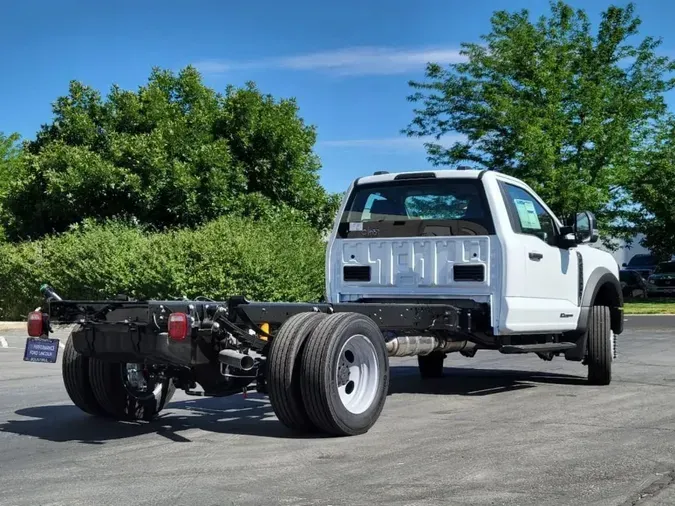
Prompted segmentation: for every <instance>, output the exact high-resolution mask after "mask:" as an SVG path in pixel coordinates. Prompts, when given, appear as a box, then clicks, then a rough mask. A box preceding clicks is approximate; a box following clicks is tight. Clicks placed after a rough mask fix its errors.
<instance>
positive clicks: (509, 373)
mask: <svg viewBox="0 0 675 506" xmlns="http://www.w3.org/2000/svg"><path fill="white" fill-rule="evenodd" d="M444 372H445V376H444V377H443V378H438V379H433V380H422V379H421V378H420V377H419V372H418V369H417V367H406V366H396V367H392V368H391V373H392V374H391V379H390V387H389V395H392V394H393V395H395V394H403V393H416V394H437V395H468V396H482V395H491V394H498V393H501V392H508V391H514V390H519V389H524V388H533V387H535V386H536V384H537V383H554V384H567V385H581V384H585V383H586V381H585V379H583V378H580V377H576V376H570V375H563V374H552V373H544V372H529V371H514V370H498V369H497V370H494V369H471V368H449V367H446V368H445V371H444ZM15 414H16V415H18V416H20V417H24V418H22V419H19V420H8V421H6V422H4V423H2V422H0V432H5V433H12V434H18V435H25V436H31V437H36V438H40V439H44V440H47V441H53V442H80V443H83V444H94V445H96V444H104V443H105V442H107V441H113V440H118V439H126V438H133V437H136V436H141V435H145V434H158V435H160V436H163V437H165V438H167V439H169V440H171V441H175V442H177V443H191V442H192V440H191V439H190V438H189V434H187V435H183V434H181V432H183V431H186V430H189V429H201V430H203V431H206V432H212V433H220V434H239V435H250V436H259V437H270V438H292V439H299V438H321V437H328V436H323V435H311V434H309V435H307V434H298V433H295V432H293V431H291V430H290V429H287V428H286V427H285V426H283V425H282V424H281V423H280V422H279V421H278V420H277V419H276V417H275V416H274V412H273V411H272V408H271V406H270V404H269V401H268V399H267V398H266V397H264V396H262V395H260V394H257V393H253V394H249V396H248V398H247V399H244V398H243V396H241V395H235V396H231V397H220V398H200V397H195V398H192V399H186V400H180V401H174V402H171V403H169V405H168V406H167V407H166V409H165V410H164V411H163V412H162V413H161V415H160V416H159V418H158V419H157V420H154V421H152V422H119V421H114V420H106V419H102V418H97V417H93V416H90V415H87V414H85V413H83V412H82V411H80V409H79V408H77V407H76V406H74V405H73V404H61V405H50V406H40V407H34V408H25V409H20V410H18V411H16V412H15ZM422 416H423V415H422Z"/></svg>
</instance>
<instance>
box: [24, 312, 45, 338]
mask: <svg viewBox="0 0 675 506" xmlns="http://www.w3.org/2000/svg"><path fill="white" fill-rule="evenodd" d="M44 330H45V326H44V316H43V315H42V312H40V311H32V312H31V313H29V314H28V335H29V336H30V337H40V336H42V335H43V332H44Z"/></svg>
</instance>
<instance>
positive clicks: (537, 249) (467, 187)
mask: <svg viewBox="0 0 675 506" xmlns="http://www.w3.org/2000/svg"><path fill="white" fill-rule="evenodd" d="M597 240H598V234H597V231H596V222H595V217H594V216H593V214H592V213H590V212H584V213H579V214H578V215H577V216H576V219H575V220H574V223H572V224H571V226H566V225H565V224H564V223H562V222H561V220H560V219H559V218H558V217H557V216H555V214H554V213H553V212H552V211H551V210H550V209H549V207H548V206H547V205H546V203H545V202H544V201H543V200H542V199H541V198H540V197H539V196H538V195H537V194H536V193H535V191H534V190H533V189H532V188H530V187H529V186H528V185H527V184H525V183H524V182H523V181H521V180H519V179H517V178H514V177H510V176H507V175H504V174H500V173H498V172H494V171H488V170H482V171H478V170H436V171H428V172H408V173H376V174H375V175H372V176H367V177H362V178H359V179H357V180H355V181H354V182H353V183H352V184H351V185H350V187H349V190H348V191H347V192H346V194H345V197H344V199H343V202H342V204H341V207H340V210H339V212H338V215H337V218H336V221H335V224H334V227H333V230H332V233H331V236H330V239H329V241H328V247H327V254H326V296H327V299H328V302H330V303H342V302H379V301H385V300H388V301H399V300H406V301H413V300H414V301H420V302H422V301H427V302H428V301H441V300H442V301H444V302H446V303H452V304H454V305H456V306H458V307H473V308H478V309H481V310H482V314H483V316H484V326H483V327H482V331H483V332H484V333H485V334H486V335H488V336H490V337H500V336H504V338H506V336H527V335H548V334H551V335H556V336H560V335H578V336H580V335H585V334H586V331H587V328H588V325H589V317H590V313H591V308H592V307H594V306H600V307H603V308H607V311H608V317H609V319H610V320H609V322H608V325H610V326H611V330H612V336H611V337H612V342H611V346H612V347H613V348H614V346H615V345H614V341H613V340H614V337H613V336H614V335H615V334H619V333H621V332H622V329H623V323H622V322H623V315H622V306H623V298H622V291H621V286H620V282H619V271H618V265H617V263H616V261H615V260H614V259H613V257H612V256H611V255H610V254H609V253H606V252H604V251H602V250H600V249H597V248H595V247H593V246H591V244H592V243H594V242H596V241H597ZM502 340H503V342H507V340H505V339H502ZM585 346H586V344H585V343H583V347H585ZM583 354H584V351H583V349H582V345H581V344H580V345H579V347H578V349H576V350H572V351H566V352H565V355H566V357H567V358H568V359H569V360H582V359H584V356H582V355H583Z"/></svg>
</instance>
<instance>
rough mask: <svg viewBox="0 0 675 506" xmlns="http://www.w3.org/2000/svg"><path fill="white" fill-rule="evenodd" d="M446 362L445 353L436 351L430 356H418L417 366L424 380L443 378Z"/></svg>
mask: <svg viewBox="0 0 675 506" xmlns="http://www.w3.org/2000/svg"><path fill="white" fill-rule="evenodd" d="M444 361H445V353H443V352H441V351H434V352H431V353H430V354H429V355H418V356H417V365H418V366H419V369H420V376H421V377H422V378H424V379H431V378H440V377H442V376H443V362H444Z"/></svg>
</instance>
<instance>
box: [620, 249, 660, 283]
mask: <svg viewBox="0 0 675 506" xmlns="http://www.w3.org/2000/svg"><path fill="white" fill-rule="evenodd" d="M658 262H659V261H658V258H656V256H655V255H648V254H638V255H634V256H633V258H631V259H630V260H629V261H628V263H627V264H623V268H624V269H625V270H627V271H634V272H638V273H640V275H641V276H642V277H643V278H645V279H647V278H649V276H650V275H651V273H652V272H654V269H656V265H657V264H658Z"/></svg>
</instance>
